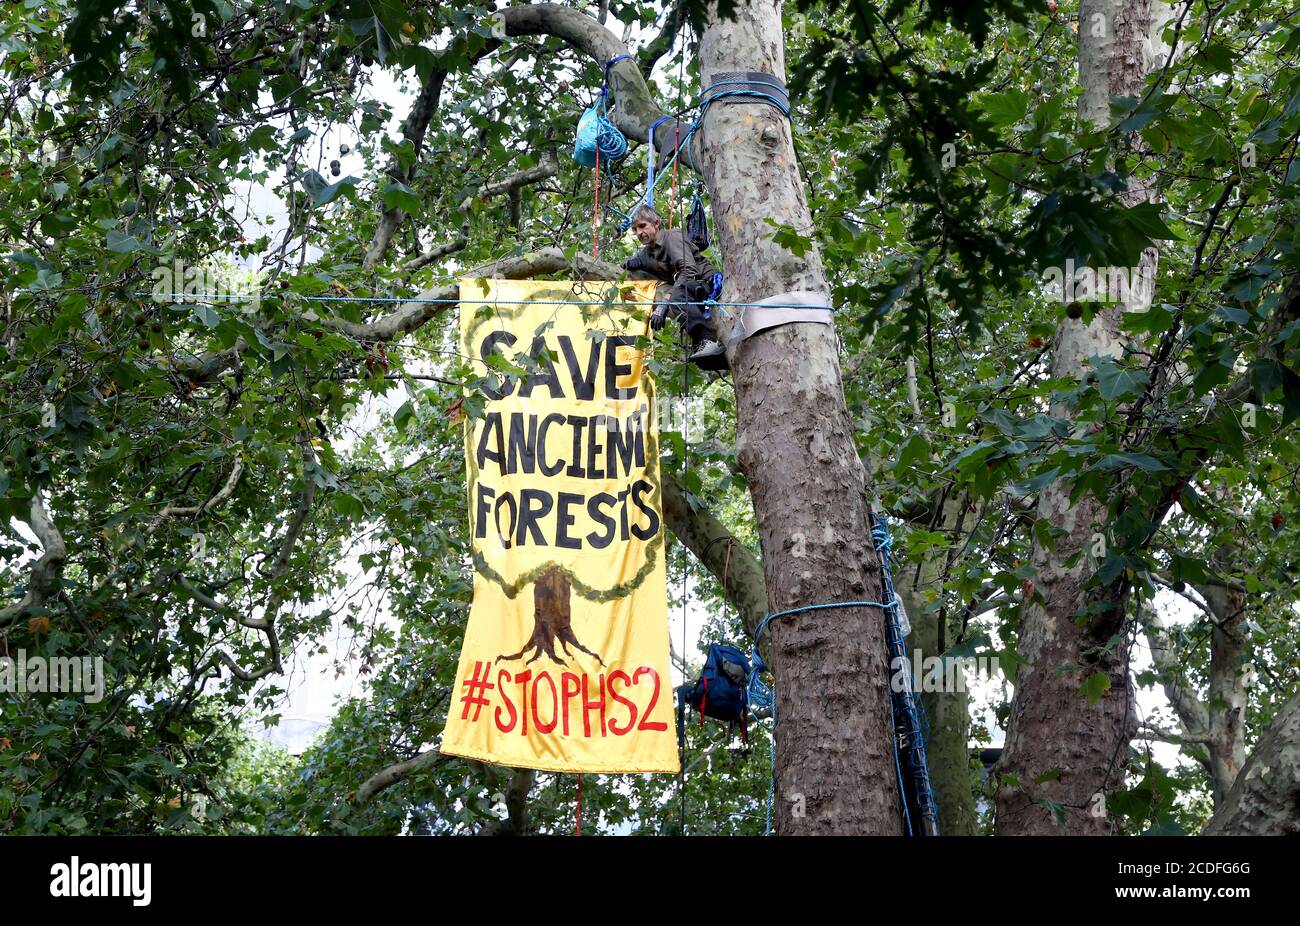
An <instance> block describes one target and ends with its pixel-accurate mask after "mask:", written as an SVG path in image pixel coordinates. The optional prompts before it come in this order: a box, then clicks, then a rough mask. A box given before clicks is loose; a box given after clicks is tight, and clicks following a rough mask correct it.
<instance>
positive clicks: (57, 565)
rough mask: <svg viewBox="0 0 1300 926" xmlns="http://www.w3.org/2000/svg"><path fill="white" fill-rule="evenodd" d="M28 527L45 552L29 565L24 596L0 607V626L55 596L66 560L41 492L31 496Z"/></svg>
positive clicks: (56, 529)
mask: <svg viewBox="0 0 1300 926" xmlns="http://www.w3.org/2000/svg"><path fill="white" fill-rule="evenodd" d="M27 524H28V525H29V526H30V527H31V529H32V533H33V534H35V535H36V539H37V540H39V541H40V542H41V546H42V547H43V548H44V550H45V552H44V553H42V554H41V557H40V559H38V560H37V561H36V563H35V565H33V566H32V574H31V578H30V579H29V580H28V582H27V591H26V592H25V593H24V594H23V597H22V598H21V599H19V600H18V601H17V602H16V603H14V604H11V605H9V606H7V607H5V608H0V627H4V626H6V625H8V624H10V623H13V622H14V621H16V620H17V619H18V618H19V617H20V616H22V615H23V614H25V613H26V612H27V611H28V610H29V609H30V608H39V607H40V606H41V605H43V604H45V602H46V601H47V600H48V599H49V598H51V597H53V596H54V595H56V594H58V591H59V580H60V578H61V577H62V575H63V565H64V563H66V562H67V559H68V548H67V547H66V546H65V545H64V543H63V535H62V534H60V533H59V529H58V528H57V527H55V526H54V521H53V520H52V519H51V518H50V516H49V513H48V512H47V511H46V510H45V502H44V501H43V500H42V499H41V494H40V492H36V493H35V494H33V495H32V501H31V506H30V508H29V514H28V517H27Z"/></svg>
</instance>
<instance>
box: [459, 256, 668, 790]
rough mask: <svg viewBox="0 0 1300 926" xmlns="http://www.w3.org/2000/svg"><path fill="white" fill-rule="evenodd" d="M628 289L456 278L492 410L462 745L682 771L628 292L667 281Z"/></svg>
mask: <svg viewBox="0 0 1300 926" xmlns="http://www.w3.org/2000/svg"><path fill="white" fill-rule="evenodd" d="M621 294H622V295H620V288H616V287H615V286H614V285H613V284H608V283H569V282H563V283H559V282H539V281H510V280H462V281H461V287H460V297H461V299H462V300H465V301H464V302H462V303H461V314H460V325H461V336H460V351H461V353H462V354H463V355H465V356H467V357H469V358H472V359H471V363H472V365H473V366H474V368H475V371H476V372H477V373H478V374H479V375H480V376H481V377H483V379H482V380H480V383H479V386H480V388H479V390H478V392H477V393H476V396H477V397H478V398H480V399H482V400H483V403H482V404H483V408H482V410H481V411H480V410H479V409H477V408H473V407H471V408H470V415H469V417H467V418H466V422H465V460H466V470H467V472H468V479H467V483H468V490H469V496H468V497H469V527H470V536H471V541H472V547H473V555H474V567H475V568H474V603H473V605H472V606H471V608H470V615H469V625H468V627H467V628H466V631H465V643H464V646H463V647H462V649H461V654H460V665H459V668H458V669H457V674H456V686H455V692H454V694H453V697H452V700H451V702H450V707H449V710H448V716H447V728H446V730H445V732H444V733H443V739H442V744H441V749H442V751H443V752H444V753H447V754H449V755H457V756H467V757H469V758H473V759H479V760H482V761H486V762H493V763H497V764H500V765H509V766H517V767H526V768H537V769H546V770H548V771H565V772H676V771H677V770H678V756H677V740H676V731H675V729H674V724H673V690H672V683H671V681H670V676H669V671H668V602H667V584H666V572H665V568H664V530H665V528H664V521H663V510H662V509H663V505H662V496H661V490H660V482H659V435H658V420H657V415H656V412H655V392H654V382H653V381H652V379H651V377H650V374H649V371H648V370H647V369H646V368H645V366H644V363H643V360H644V357H643V351H642V350H641V349H638V348H637V347H636V340H637V337H638V335H644V334H647V333H648V329H647V325H646V311H645V309H644V308H643V307H639V306H626V305H622V304H621V301H620V300H621V299H622V298H623V297H626V299H628V300H631V301H635V302H649V301H653V299H654V284H653V283H626V284H622V285H621ZM484 303H486V304H484ZM606 303H609V304H606ZM521 368H522V369H523V370H524V371H525V372H519V370H520V369H521ZM465 403H466V405H472V404H476V402H475V396H470V397H467V398H466V399H465Z"/></svg>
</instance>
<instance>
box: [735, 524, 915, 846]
mask: <svg viewBox="0 0 1300 926" xmlns="http://www.w3.org/2000/svg"><path fill="white" fill-rule="evenodd" d="M871 540H872V543H873V544H874V545H875V548H876V552H877V554H878V555H879V556H880V568H881V580H882V581H881V597H882V598H884V599H885V600H884V601H883V602H881V601H840V602H833V603H829V604H810V605H804V606H803V607H800V608H790V609H789V610H787V611H778V612H777V613H775V614H769V615H767V616H766V617H764V618H763V619H762V620H761V621H760V622H759V624H758V627H757V628H756V629H755V631H754V648H753V651H752V652H751V653H750V657H749V662H750V672H749V680H748V684H747V686H746V692H747V697H748V699H749V709H750V710H751V711H753V712H754V713H755V715H757V714H758V713H759V712H760V711H768V712H769V713H770V715H771V717H772V739H771V763H772V776H771V781H770V782H769V784H768V794H767V830H766V832H767V834H768V835H771V833H772V804H773V801H774V799H775V793H776V691H775V689H774V687H773V686H771V685H769V684H767V683H766V682H764V681H763V680H762V677H761V676H762V673H763V672H765V671H766V670H767V663H766V662H764V660H763V657H762V655H761V654H760V652H759V644H760V643H761V641H762V639H763V634H764V633H765V632H766V631H767V626H768V624H770V623H772V621H774V620H776V619H778V618H782V617H793V616H794V615H797V614H804V613H807V612H810V611H821V610H828V609H831V608H861V607H870V608H879V609H880V610H881V611H883V612H884V614H885V644H886V649H887V651H888V652H887V655H888V657H889V660H888V662H889V665H890V666H893V665H896V660H897V659H898V658H902V659H903V665H910V662H908V660H907V650H906V647H905V644H904V641H903V632H902V624H901V622H900V619H899V613H898V598H897V596H896V595H895V593H894V579H893V573H892V571H891V569H890V556H891V553H892V550H893V541H892V539H891V537H890V534H889V520H888V518H887V517H885V516H884V515H878V516H873V521H872V527H871ZM896 677H898V678H900V679H901V681H902V684H901V686H895V685H893V684H890V686H889V688H890V693H889V717H890V727H891V734H892V737H893V744H894V750H893V752H894V771H895V774H896V775H897V777H898V796H899V803H900V813H901V816H902V818H903V826H904V832H905V833H906V834H907V835H909V836H912V835H926V836H938V835H939V812H938V808H937V806H936V805H935V802H934V790H933V788H932V787H931V784H930V769H929V764H928V761H927V758H926V753H925V744H926V739H927V733H928V730H927V729H926V722H925V708H924V707H923V706H922V705H921V703H920V701H918V700H917V699H916V697H915V696H914V694H913V691H912V683H911V676H910V675H909V674H907V673H906V672H901V673H897V676H896ZM896 687H898V688H899V689H900V690H898V691H895V690H894V689H895V688H896ZM904 768H906V772H905V771H904ZM909 785H910V787H909ZM913 816H916V817H919V818H920V819H919V820H917V821H914V820H913Z"/></svg>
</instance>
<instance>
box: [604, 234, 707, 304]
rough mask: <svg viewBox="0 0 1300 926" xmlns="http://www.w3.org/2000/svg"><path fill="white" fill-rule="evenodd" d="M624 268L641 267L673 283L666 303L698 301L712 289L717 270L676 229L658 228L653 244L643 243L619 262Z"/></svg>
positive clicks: (633, 268) (638, 268)
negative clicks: (643, 244) (643, 245)
mask: <svg viewBox="0 0 1300 926" xmlns="http://www.w3.org/2000/svg"><path fill="white" fill-rule="evenodd" d="M623 268H624V269H625V270H643V271H645V272H646V273H650V274H652V275H654V276H655V277H657V278H659V279H660V280H663V281H664V282H665V283H671V284H672V285H673V288H672V295H670V296H669V297H668V301H669V302H676V303H687V302H698V301H699V300H701V299H705V298H707V297H708V295H709V293H710V292H711V291H712V289H713V275H714V274H715V273H717V269H716V268H715V267H714V266H713V265H712V264H710V263H709V262H708V261H707V260H705V259H704V258H703V257H701V256H700V252H699V251H697V250H695V246H694V245H693V244H691V242H690V241H689V240H688V239H687V238H686V236H685V235H683V234H682V232H681V230H680V229H677V228H672V229H668V228H661V229H659V235H658V237H657V238H655V240H654V243H653V244H647V245H646V246H645V247H643V248H641V250H639V251H637V252H636V253H635V254H633V255H632V256H631V257H630V258H628V259H627V260H625V261H624V262H623Z"/></svg>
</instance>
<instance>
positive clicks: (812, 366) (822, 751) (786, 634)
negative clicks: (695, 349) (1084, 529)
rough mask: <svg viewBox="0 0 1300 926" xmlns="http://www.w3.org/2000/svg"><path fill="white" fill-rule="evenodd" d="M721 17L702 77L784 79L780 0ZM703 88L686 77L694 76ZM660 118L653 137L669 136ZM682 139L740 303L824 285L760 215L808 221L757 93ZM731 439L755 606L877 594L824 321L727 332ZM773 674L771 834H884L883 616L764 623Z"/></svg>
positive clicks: (597, 49)
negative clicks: (751, 541)
mask: <svg viewBox="0 0 1300 926" xmlns="http://www.w3.org/2000/svg"><path fill="white" fill-rule="evenodd" d="M728 6H729V7H730V8H731V15H732V16H733V17H734V18H732V19H724V18H722V17H721V16H719V15H718V11H717V8H716V6H714V5H711V6H710V9H709V12H708V16H707V21H706V26H705V28H704V30H703V33H702V35H701V38H700V49H699V56H700V67H701V73H702V78H703V81H704V86H708V85H709V84H710V83H711V82H712V80H713V79H714V75H717V74H719V73H723V72H727V71H761V72H765V73H768V74H772V75H775V76H776V77H778V78H780V79H781V80H784V79H785V60H784V56H785V49H784V41H783V36H782V33H781V11H780V4H779V3H778V2H776V0H738V2H736V3H734V4H728ZM501 12H502V13H503V14H504V16H505V20H506V30H507V33H508V34H510V35H537V34H548V35H556V36H558V37H560V38H561V39H563V40H564V41H566V42H567V43H569V44H570V45H571V46H573V47H574V48H577V49H579V50H581V51H584V52H585V53H587V54H589V55H591V56H592V57H593V58H594V59H595V60H596V61H597V62H599V63H600V64H601V65H602V66H603V65H604V64H605V63H606V62H608V61H610V59H612V58H613V57H615V56H616V55H619V54H627V51H628V50H627V48H626V47H625V46H624V45H623V44H622V43H621V42H620V41H618V40H617V39H616V38H615V37H614V36H613V34H612V33H610V32H609V31H608V30H607V29H605V28H604V27H602V26H601V25H600V24H599V23H597V22H596V21H595V19H593V18H591V17H589V16H587V15H586V14H584V13H582V12H581V11H579V10H576V9H574V8H572V7H563V6H559V5H557V4H523V5H518V6H512V7H506V8H505V9H503V10H502V11H501ZM610 87H611V90H612V93H613V100H614V106H613V109H612V110H611V117H612V119H613V120H614V123H615V124H616V125H617V126H618V127H619V129H620V130H622V131H623V133H624V134H625V135H628V136H629V137H631V138H633V139H636V138H644V137H645V133H646V131H647V129H648V128H649V125H650V123H651V122H652V121H653V119H654V117H655V115H656V113H657V112H659V111H660V110H659V108H657V107H655V106H654V104H653V101H652V100H651V99H650V97H649V93H648V90H647V88H646V85H645V81H644V78H643V77H642V75H641V71H640V69H639V68H638V67H637V66H636V65H635V63H633V62H620V63H619V64H617V65H615V66H613V67H612V68H610ZM701 89H703V88H701ZM673 134H674V132H673V127H672V125H671V122H670V123H666V124H664V125H663V126H661V127H660V129H659V133H658V136H657V138H656V142H657V144H658V146H659V147H660V148H662V147H663V146H664V145H665V144H667V143H670V142H671V140H672V137H673ZM698 137H699V138H700V142H699V144H698V145H692V147H693V149H694V154H695V155H696V157H695V158H694V166H695V168H696V169H698V170H699V172H700V173H701V175H702V177H703V179H704V182H705V184H706V185H707V187H708V191H709V196H710V200H711V203H712V208H713V220H714V231H715V240H716V241H717V246H718V250H719V252H720V253H721V255H722V258H723V262H724V265H725V266H724V269H725V271H726V274H727V287H726V289H725V292H724V295H725V298H726V299H728V300H730V301H741V302H752V301H754V300H756V299H759V298H762V297H765V296H772V295H775V294H778V293H783V292H789V291H795V290H803V291H810V292H816V293H825V294H829V291H830V289H829V286H828V284H827V281H826V274H825V271H824V269H823V267H822V262H821V255H820V253H819V252H818V251H817V250H816V249H815V248H814V249H813V250H811V251H810V252H809V253H808V255H807V256H806V257H804V258H796V257H795V256H794V255H793V254H792V253H790V252H789V251H787V250H785V249H784V248H781V247H778V246H777V245H776V244H775V243H774V242H773V240H772V228H771V226H769V225H768V224H767V222H766V221H765V220H766V219H771V220H773V221H775V222H777V223H779V224H785V225H789V226H792V227H793V228H795V229H796V230H797V231H799V232H800V233H801V234H808V232H809V230H810V229H811V227H812V218H811V215H810V214H809V211H808V203H807V199H806V198H805V196H804V191H803V185H802V180H801V178H800V175H799V171H798V166H797V163H796V161H795V155H794V145H793V141H792V139H791V135H790V126H789V123H788V122H787V121H786V119H785V118H784V117H783V116H782V115H781V114H780V113H779V112H778V111H777V110H776V109H775V108H773V107H771V106H769V105H767V104H765V103H762V102H760V101H758V100H752V101H750V100H744V101H742V102H737V103H731V102H726V103H719V104H716V105H714V106H712V107H711V108H710V109H709V111H708V115H707V117H706V119H705V122H704V126H703V129H702V131H701V132H700V133H699V134H698ZM729 359H730V361H731V368H732V380H733V383H734V385H735V389H736V408H737V413H736V414H737V422H736V442H737V447H736V450H737V456H738V459H739V461H740V466H741V469H742V471H743V472H744V474H745V476H746V478H747V479H748V481H749V486H750V491H751V494H752V496H753V502H754V512H755V515H756V519H757V522H758V528H759V537H760V540H761V543H762V547H763V569H764V574H765V577H766V584H767V593H768V602H769V606H770V607H771V608H773V609H788V608H793V607H798V606H801V605H811V604H822V603H836V602H843V601H860V600H866V601H879V600H880V594H881V590H880V589H881V576H880V562H879V559H878V557H877V556H876V554H875V551H874V549H873V548H872V545H871V539H870V537H871V535H870V525H869V520H868V502H867V499H868V492H867V480H866V472H865V470H864V469H863V466H862V462H861V461H860V460H859V459H858V455H857V451H856V448H855V447H854V443H853V426H852V422H851V420H850V418H849V414H848V409H847V407H846V403H845V400H844V387H843V383H842V380H841V377H840V367H839V344H838V340H837V338H836V334H835V331H834V329H833V328H831V327H830V326H828V325H820V324H792V325H785V326H783V327H779V328H774V329H769V330H767V331H764V332H762V333H761V334H759V335H756V336H754V337H752V338H750V339H748V340H746V341H743V342H741V343H740V344H739V345H736V346H734V347H733V350H732V354H731V356H730V358H729ZM769 633H770V635H771V637H770V640H769V641H768V642H769V643H770V644H771V646H772V652H773V656H774V658H773V670H774V674H775V676H776V682H777V755H776V778H777V808H776V814H775V817H776V829H777V832H778V833H780V834H881V835H890V834H898V833H899V832H900V831H901V817H900V813H899V796H898V785H897V777H896V772H895V768H894V756H893V747H892V738H893V733H892V731H891V730H890V728H889V700H888V688H887V685H888V670H887V665H886V659H885V635H884V616H883V614H882V613H881V611H880V609H878V608H838V609H829V610H820V611H812V612H806V613H803V614H800V615H798V616H795V617H791V618H788V619H783V620H779V621H774V622H773V623H772V624H771V625H769Z"/></svg>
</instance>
